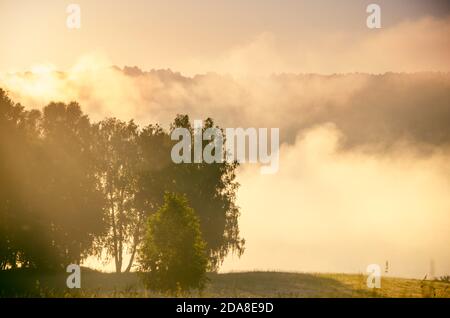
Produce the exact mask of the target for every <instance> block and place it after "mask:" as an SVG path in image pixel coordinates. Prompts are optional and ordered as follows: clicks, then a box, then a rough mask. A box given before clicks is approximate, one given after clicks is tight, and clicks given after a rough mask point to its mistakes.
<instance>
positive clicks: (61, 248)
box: [0, 90, 104, 269]
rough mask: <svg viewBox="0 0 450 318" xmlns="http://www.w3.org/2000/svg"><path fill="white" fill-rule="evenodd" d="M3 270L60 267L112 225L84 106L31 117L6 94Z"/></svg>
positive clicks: (1, 146) (0, 145) (1, 113)
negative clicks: (105, 218) (107, 221)
mask: <svg viewBox="0 0 450 318" xmlns="http://www.w3.org/2000/svg"><path fill="white" fill-rule="evenodd" d="M0 188H1V191H0V241H1V243H0V254H1V255H0V268H1V269H6V268H10V267H12V268H14V267H16V266H21V267H32V268H38V269H57V268H63V267H65V266H67V265H68V264H69V263H74V262H76V263H79V262H80V261H81V260H82V259H83V258H84V257H86V256H87V255H88V254H90V252H91V249H92V243H93V241H94V239H95V237H97V236H100V235H101V233H102V231H103V229H104V223H103V222H102V216H103V211H102V208H103V201H102V195H101V193H100V192H99V191H98V190H97V186H96V179H95V158H94V157H93V152H92V128H91V125H90V122H89V119H88V117H87V116H85V115H83V114H82V112H81V110H80V107H79V105H78V104H76V103H71V104H68V105H66V104H62V103H58V104H56V103H51V104H50V105H48V106H47V107H45V108H44V110H43V112H42V113H41V112H39V111H25V110H24V109H23V107H22V106H21V105H18V104H14V103H13V102H12V101H11V100H10V99H9V98H8V97H7V96H6V94H5V92H4V91H2V90H0Z"/></svg>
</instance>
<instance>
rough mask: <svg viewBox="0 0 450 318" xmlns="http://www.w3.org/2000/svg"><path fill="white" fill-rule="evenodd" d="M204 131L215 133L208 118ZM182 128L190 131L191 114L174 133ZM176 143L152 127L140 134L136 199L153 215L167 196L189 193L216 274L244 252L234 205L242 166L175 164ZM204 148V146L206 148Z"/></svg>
mask: <svg viewBox="0 0 450 318" xmlns="http://www.w3.org/2000/svg"><path fill="white" fill-rule="evenodd" d="M203 126H204V128H203V129H207V128H211V127H213V126H214V122H213V121H212V119H209V118H208V119H206V120H205V122H204V125H203ZM179 127H183V128H187V129H189V130H191V131H192V129H193V128H192V125H191V123H190V121H189V117H188V116H187V115H178V116H177V117H176V118H175V120H174V122H173V123H172V125H171V131H172V130H173V129H175V128H179ZM191 135H193V134H191ZM175 143H176V141H172V140H171V139H170V135H169V134H167V133H165V132H164V131H163V130H162V129H161V128H160V127H159V126H149V127H147V128H145V129H144V130H143V131H142V133H141V136H140V138H139V144H140V148H141V152H142V157H143V166H142V169H141V172H140V177H139V184H138V198H139V201H140V202H141V204H142V205H143V209H144V210H145V211H155V210H156V208H158V207H159V206H161V204H162V198H163V194H164V191H169V192H175V193H183V194H185V195H186V197H187V198H188V200H189V202H190V204H191V206H192V207H193V209H194V210H195V212H196V214H197V216H198V217H199V219H200V226H201V231H202V234H203V238H204V239H205V241H206V243H207V254H208V257H209V265H210V269H212V270H216V269H217V268H218V266H219V265H220V264H221V263H222V261H223V260H224V258H225V256H226V255H227V254H228V252H229V251H230V250H231V251H232V252H236V253H237V254H238V255H239V256H240V255H241V254H242V253H243V251H244V244H245V241H244V240H243V239H242V238H241V237H240V235H239V224H238V218H239V214H240V212H239V208H238V206H237V205H236V203H235V202H236V191H237V189H238V187H239V184H238V183H237V182H236V180H235V179H236V168H237V167H238V164H237V163H236V162H234V163H229V162H221V163H212V164H208V163H189V164H175V163H174V162H173V161H172V160H171V157H170V152H171V149H172V147H173V145H174V144H175ZM192 143H193V141H192ZM206 144H207V141H204V145H203V147H205V146H206ZM192 162H193V161H192Z"/></svg>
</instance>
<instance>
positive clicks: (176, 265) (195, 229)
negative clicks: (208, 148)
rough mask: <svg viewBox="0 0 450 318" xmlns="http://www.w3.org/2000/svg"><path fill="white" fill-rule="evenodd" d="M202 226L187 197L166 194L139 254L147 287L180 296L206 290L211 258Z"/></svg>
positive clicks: (150, 220) (151, 218)
mask: <svg viewBox="0 0 450 318" xmlns="http://www.w3.org/2000/svg"><path fill="white" fill-rule="evenodd" d="M205 247H206V244H205V242H204V241H203V239H202V234H201V231H200V224H199V220H198V217H197V216H196V214H195V212H194V210H193V209H192V208H190V207H189V205H188V202H187V200H186V198H185V197H184V196H180V195H176V194H171V193H166V194H165V196H164V205H163V206H162V207H161V208H160V209H159V210H158V211H157V212H156V213H155V214H154V215H152V216H151V217H150V218H149V220H148V223H147V233H146V236H145V240H144V244H143V246H142V249H141V250H140V251H139V255H140V264H141V270H142V271H144V273H143V277H144V282H145V284H146V286H147V287H149V288H151V289H152V290H156V291H162V292H165V291H168V292H170V293H177V292H179V291H187V290H190V289H203V287H204V283H205V280H206V268H207V264H208V258H207V256H206V252H205Z"/></svg>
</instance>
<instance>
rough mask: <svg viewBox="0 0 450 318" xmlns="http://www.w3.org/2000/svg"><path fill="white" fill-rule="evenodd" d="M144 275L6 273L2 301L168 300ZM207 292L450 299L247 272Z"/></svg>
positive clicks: (438, 289)
mask: <svg viewBox="0 0 450 318" xmlns="http://www.w3.org/2000/svg"><path fill="white" fill-rule="evenodd" d="M138 275H139V274H137V273H128V274H120V275H117V274H114V273H100V272H96V271H92V270H88V269H84V270H83V271H82V278H81V279H82V283H81V286H82V288H81V290H78V291H76V290H68V289H67V288H66V287H65V280H66V277H67V275H66V274H65V273H58V274H54V273H53V274H41V275H37V274H36V273H33V272H23V271H15V272H0V296H2V297H24V296H25V297H26V296H31V297H36V296H38V297H164V296H167V295H161V294H155V293H153V292H151V291H146V290H145V289H144V287H143V286H142V284H141V282H140V280H139V276H138ZM209 279H210V282H209V284H208V285H207V287H206V289H205V290H204V291H203V292H202V293H200V294H199V293H197V292H194V293H191V294H189V295H187V296H189V297H224V298H226V297H245V298H246V297H262V298H264V297H306V298H308V297H446V298H448V297H450V284H449V283H444V282H438V281H429V280H424V281H423V280H416V279H403V278H391V277H389V278H383V279H382V285H381V289H374V290H370V289H368V288H367V287H366V277H365V276H364V275H350V274H306V273H285V272H243V273H227V274H209Z"/></svg>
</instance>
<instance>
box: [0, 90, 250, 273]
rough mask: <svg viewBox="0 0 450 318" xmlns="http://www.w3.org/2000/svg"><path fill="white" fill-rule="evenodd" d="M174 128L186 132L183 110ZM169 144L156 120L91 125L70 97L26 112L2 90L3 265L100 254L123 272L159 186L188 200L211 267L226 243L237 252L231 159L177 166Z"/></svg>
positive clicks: (49, 263) (158, 201)
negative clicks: (66, 101) (141, 126)
mask: <svg viewBox="0 0 450 318" xmlns="http://www.w3.org/2000/svg"><path fill="white" fill-rule="evenodd" d="M213 125H214V123H213V121H212V120H211V119H207V120H206V121H205V125H204V126H205V127H204V128H205V129H207V128H208V127H212V126H213ZM176 127H187V128H189V129H192V126H191V123H190V121H189V117H188V116H186V115H178V116H177V117H176V118H175V120H174V123H173V124H172V126H171V129H174V128H176ZM174 143H175V142H174V141H172V140H171V138H170V131H165V130H164V129H162V128H161V127H160V126H158V125H149V126H147V127H145V128H144V129H142V130H141V129H139V127H138V126H137V125H136V124H135V123H134V122H133V121H130V122H123V121H120V120H118V119H115V118H109V119H105V120H103V121H101V122H99V123H95V124H92V123H91V122H90V120H89V118H88V116H87V115H85V114H83V112H82V111H81V108H80V106H79V105H78V104H77V103H76V102H71V103H69V104H64V103H50V104H49V105H48V106H46V107H44V109H43V110H42V111H38V110H31V111H27V110H25V109H24V107H23V106H21V105H20V104H15V103H14V102H13V101H12V100H11V99H10V98H9V97H8V96H7V94H6V92H5V91H3V90H1V89H0V270H5V269H10V268H16V267H24V268H35V269H39V270H47V269H51V270H56V269H61V268H64V267H66V266H67V265H68V264H70V263H80V262H81V261H82V260H83V259H85V258H86V257H87V256H89V255H101V253H102V252H104V251H106V252H107V255H108V256H109V257H112V258H113V259H114V261H115V264H116V271H117V272H122V271H124V270H125V271H130V269H131V268H132V265H133V262H134V259H135V257H134V256H135V254H136V251H137V249H138V248H139V246H140V245H141V244H142V240H143V237H144V233H145V220H146V219H147V218H148V217H149V216H150V215H152V214H153V213H155V211H157V210H158V209H159V208H160V207H161V206H162V205H163V198H164V193H165V192H166V191H169V192H173V193H181V194H184V195H186V197H187V199H188V200H189V202H190V204H191V206H192V208H193V209H194V211H195V213H196V215H197V217H198V218H199V224H200V225H199V226H200V230H201V232H202V235H203V239H204V240H205V242H206V254H207V256H208V264H209V268H210V269H217V268H218V266H219V265H220V263H221V262H222V261H223V259H224V257H225V256H226V255H227V253H228V252H229V251H230V250H231V251H236V252H237V253H238V255H241V254H242V252H243V250H244V240H243V239H241V238H240V236H239V227H238V217H239V208H238V207H237V206H236V204H235V200H236V191H237V189H238V186H239V184H238V183H237V182H236V181H235V177H236V175H235V170H236V168H237V164H236V163H228V162H224V163H215V164H206V163H201V164H175V163H173V162H172V160H171V157H170V153H171V148H172V146H173V145H174ZM125 254H130V255H131V258H130V261H129V262H128V264H123V259H124V256H125ZM123 265H125V266H123ZM124 267H125V268H124Z"/></svg>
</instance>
